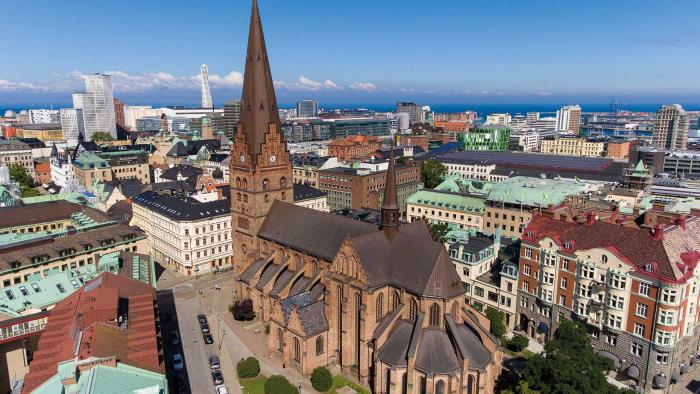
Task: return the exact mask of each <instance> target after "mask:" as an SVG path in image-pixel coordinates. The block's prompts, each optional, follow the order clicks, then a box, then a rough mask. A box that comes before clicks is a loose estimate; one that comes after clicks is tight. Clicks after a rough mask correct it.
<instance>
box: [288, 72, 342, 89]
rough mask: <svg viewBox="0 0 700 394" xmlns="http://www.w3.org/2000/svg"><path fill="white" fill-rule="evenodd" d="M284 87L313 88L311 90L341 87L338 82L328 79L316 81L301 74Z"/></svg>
mask: <svg viewBox="0 0 700 394" xmlns="http://www.w3.org/2000/svg"><path fill="white" fill-rule="evenodd" d="M286 87H289V88H291V89H300V90H313V91H318V90H339V89H342V88H343V87H342V86H339V85H338V84H336V83H335V82H333V81H331V80H330V79H326V80H325V81H323V82H318V81H314V80H312V79H310V78H307V77H305V76H303V75H302V76H300V77H299V79H298V80H297V81H296V82H293V83H291V84H288V85H286Z"/></svg>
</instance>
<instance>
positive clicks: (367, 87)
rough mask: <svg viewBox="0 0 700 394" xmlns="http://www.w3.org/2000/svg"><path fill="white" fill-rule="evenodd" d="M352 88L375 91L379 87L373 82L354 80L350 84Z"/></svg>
mask: <svg viewBox="0 0 700 394" xmlns="http://www.w3.org/2000/svg"><path fill="white" fill-rule="evenodd" d="M350 89H355V90H364V91H366V92H373V91H375V90H376V89H377V87H376V86H375V85H374V84H373V83H371V82H354V83H352V84H350Z"/></svg>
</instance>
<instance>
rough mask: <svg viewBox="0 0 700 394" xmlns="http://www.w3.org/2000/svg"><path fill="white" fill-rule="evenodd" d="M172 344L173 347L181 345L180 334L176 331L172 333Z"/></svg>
mask: <svg viewBox="0 0 700 394" xmlns="http://www.w3.org/2000/svg"><path fill="white" fill-rule="evenodd" d="M170 343H171V344H173V345H177V344H178V343H180V334H178V333H177V331H175V330H173V331H170Z"/></svg>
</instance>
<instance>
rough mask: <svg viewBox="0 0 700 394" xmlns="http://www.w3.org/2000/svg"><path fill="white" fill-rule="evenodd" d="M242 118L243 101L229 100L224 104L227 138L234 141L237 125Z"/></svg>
mask: <svg viewBox="0 0 700 394" xmlns="http://www.w3.org/2000/svg"><path fill="white" fill-rule="evenodd" d="M240 118H241V100H229V101H227V102H225V103H224V128H225V131H226V136H227V137H228V138H230V139H233V136H234V134H236V125H237V124H238V120H239V119H240Z"/></svg>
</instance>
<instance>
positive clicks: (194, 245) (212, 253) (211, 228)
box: [130, 203, 233, 275]
mask: <svg viewBox="0 0 700 394" xmlns="http://www.w3.org/2000/svg"><path fill="white" fill-rule="evenodd" d="M132 206H133V217H132V219H131V223H130V224H131V225H132V226H137V227H139V228H141V229H142V230H143V231H144V232H145V233H146V235H147V236H148V247H149V253H150V254H151V255H152V256H153V257H154V259H155V260H156V261H158V262H160V263H162V264H164V265H166V266H168V267H171V268H173V269H175V270H177V271H180V272H183V273H185V274H187V275H197V274H201V273H205V272H210V271H212V270H213V269H214V268H219V267H220V268H224V267H230V266H231V263H232V256H233V247H232V246H233V242H232V240H231V227H230V226H231V216H230V214H228V213H226V214H224V215H219V216H213V217H209V218H205V219H202V220H195V221H176V220H173V219H170V218H168V217H166V216H164V215H162V214H160V213H158V212H155V211H153V210H150V209H148V208H147V207H145V206H143V205H140V204H138V203H134V204H133V205H132Z"/></svg>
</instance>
